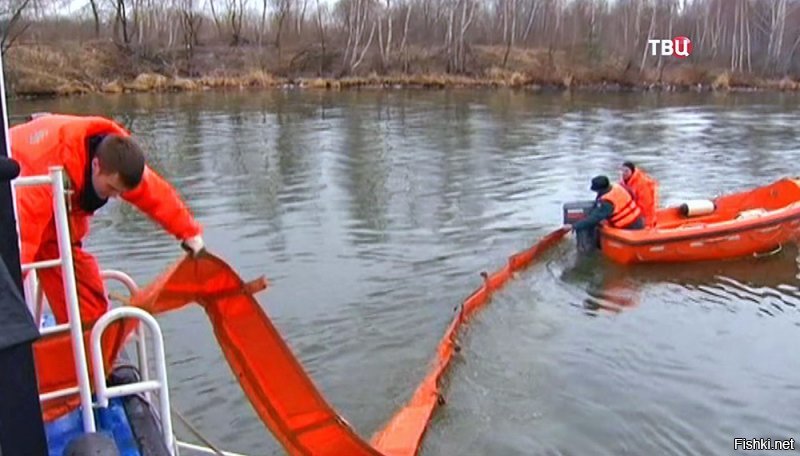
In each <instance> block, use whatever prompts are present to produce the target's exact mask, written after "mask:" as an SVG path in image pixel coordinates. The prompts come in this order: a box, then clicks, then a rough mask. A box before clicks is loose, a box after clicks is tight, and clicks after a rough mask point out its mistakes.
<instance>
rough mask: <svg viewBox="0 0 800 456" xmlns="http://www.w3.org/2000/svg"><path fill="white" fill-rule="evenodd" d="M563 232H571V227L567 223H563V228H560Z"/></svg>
mask: <svg viewBox="0 0 800 456" xmlns="http://www.w3.org/2000/svg"><path fill="white" fill-rule="evenodd" d="M561 229H562V230H564V231H572V229H573V227H572V225H570V224H569V223H565V224H564V226H562V227H561Z"/></svg>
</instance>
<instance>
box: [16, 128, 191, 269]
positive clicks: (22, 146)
mask: <svg viewBox="0 0 800 456" xmlns="http://www.w3.org/2000/svg"><path fill="white" fill-rule="evenodd" d="M9 133H10V139H11V156H12V157H13V158H14V159H15V160H17V161H18V162H19V164H20V168H21V172H20V176H31V175H41V174H47V173H48V171H49V168H50V167H51V166H62V167H63V168H64V174H65V178H67V179H68V186H69V189H68V190H69V191H71V197H70V199H69V206H70V209H69V214H68V216H69V219H70V220H69V221H70V231H71V232H70V235H71V237H72V240H73V242H78V241H80V240H81V239H82V238H83V237H84V236H86V234H88V232H89V216H90V215H91V214H89V213H87V212H86V211H84V210H82V209H81V208H80V204H79V198H80V195H81V194H82V193H83V190H84V188H85V186H86V185H91V182H88V183H87V182H85V180H86V177H85V176H86V174H85V171H86V167H87V166H88V159H89V154H88V151H87V140H88V138H90V137H91V136H95V135H100V134H116V135H120V136H125V137H127V136H130V133H128V132H127V131H126V130H125V129H124V128H122V127H121V126H119V125H118V124H116V123H115V122H113V121H112V120H109V119H106V118H102V117H87V116H72V115H57V114H51V115H45V116H41V117H37V118H36V119H34V120H31V121H30V122H26V123H24V124H21V125H17V126H15V127H13V128H11V129H10V130H9ZM120 197H121V198H122V199H124V200H126V201H128V202H130V203H131V204H133V205H134V206H136V207H137V208H139V210H141V211H142V212H144V213H145V214H147V215H148V216H150V218H152V219H153V220H154V221H156V222H158V223H159V224H160V225H161V226H162V227H163V228H164V229H165V230H166V231H168V232H169V233H171V234H172V235H174V236H175V237H177V238H178V239H181V240H182V239H186V238H189V237H192V236H195V235H197V234H200V232H201V227H200V225H199V223H197V221H195V219H194V218H193V217H192V215H191V213H190V212H189V209H188V208H187V207H186V205H185V204H184V203H183V201H182V199H181V197H180V196H179V195H178V192H177V191H176V190H175V189H174V188H173V187H172V186H171V185H170V184H169V183H167V182H166V181H165V180H164V179H163V178H161V177H160V176H159V175H158V174H156V172H155V171H153V170H152V169H150V168H149V167H147V166H145V170H144V174H143V176H142V181H141V182H140V183H139V185H138V186H137V187H136V188H134V189H133V190H130V191H127V192H125V193H123V194H122V195H120ZM16 200H17V210H18V219H19V226H20V239H21V244H22V252H21V257H22V262H23V263H30V262H32V261H34V259H35V257H36V252H37V250H38V249H39V246H40V245H41V244H43V243H44V242H48V241H55V239H56V233H55V225H54V222H53V200H52V190H51V188H50V187H49V186H35V187H20V188H17V190H16Z"/></svg>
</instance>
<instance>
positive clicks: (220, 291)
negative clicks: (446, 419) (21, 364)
mask: <svg viewBox="0 0 800 456" xmlns="http://www.w3.org/2000/svg"><path fill="white" fill-rule="evenodd" d="M564 234H566V231H564V230H558V231H555V232H553V233H551V234H549V235H547V236H546V237H545V238H544V239H542V240H541V241H540V242H539V243H537V244H536V245H535V246H534V247H532V248H531V249H528V250H526V251H524V252H521V253H519V254H517V255H514V256H512V257H511V258H510V259H509V261H508V264H507V265H506V266H505V267H503V268H502V269H501V270H500V271H498V272H496V273H494V274H492V275H491V276H488V275H487V276H485V281H484V284H483V285H482V286H481V287H480V288H479V289H478V290H477V291H476V292H475V293H473V294H472V295H471V296H470V297H469V298H467V300H466V301H465V302H464V303H463V305H462V306H461V308H460V310H459V313H458V314H457V315H456V317H455V319H454V320H453V322H452V323H451V324H450V326H449V327H448V329H447V332H446V333H445V336H444V338H443V339H442V341H441V343H440V344H439V348H438V350H437V354H436V357H435V359H434V365H433V368H432V369H431V371H430V373H429V374H428V376H427V377H426V378H425V379H424V381H423V382H422V384H421V385H420V386H419V387H418V388H417V390H416V392H415V393H414V395H413V397H412V399H411V402H410V403H409V404H408V405H407V406H406V407H405V408H403V409H402V410H400V411H399V413H398V414H397V415H396V416H395V417H394V418H393V419H392V420H391V421H390V422H389V424H388V426H387V427H386V428H385V429H384V430H382V431H380V432H379V433H377V434H376V436H375V438H374V439H373V442H372V445H370V444H369V443H367V442H365V441H364V440H362V439H361V438H360V437H359V436H358V435H357V434H356V433H355V432H354V431H353V429H352V428H351V427H350V426H349V425H348V424H347V423H346V422H345V421H344V419H342V418H341V417H340V416H339V415H338V414H337V413H336V412H335V411H334V410H333V408H331V406H330V405H329V404H328V403H327V402H326V401H325V399H324V398H323V397H322V395H321V394H320V392H319V390H318V389H317V388H316V387H315V386H314V384H313V382H312V381H311V379H310V377H309V376H308V374H307V373H306V372H305V371H304V369H303V367H302V366H301V364H300V362H299V361H298V360H297V358H295V357H294V355H293V354H292V352H291V350H290V349H289V347H288V346H287V344H286V342H285V341H284V340H283V338H282V337H281V336H280V334H279V333H278V330H277V329H276V328H275V326H274V325H273V324H272V322H271V321H270V319H269V317H268V316H267V315H266V313H265V312H264V310H263V309H262V308H261V306H260V305H259V304H258V302H257V301H256V300H255V298H254V297H253V293H255V292H257V291H259V290H263V289H264V288H266V286H267V284H266V281H265V280H264V279H263V278H262V279H258V280H255V281H253V282H249V283H245V282H244V281H242V279H241V278H240V277H239V276H238V275H237V274H236V272H235V271H233V269H231V267H230V266H229V265H228V264H227V263H225V262H224V261H223V260H221V259H219V258H217V257H215V256H213V255H211V254H204V255H201V256H200V257H198V258H190V257H188V256H187V257H185V258H183V259H181V260H180V261H178V262H177V263H175V264H174V265H173V266H172V267H171V268H170V269H169V270H167V271H166V272H165V273H163V274H162V275H160V276H159V277H158V278H157V279H156V280H155V281H154V282H153V283H152V284H150V285H149V286H148V287H147V288H144V289H142V290H141V291H140V292H138V293H137V294H136V295H135V296H134V297H133V298H132V300H131V303H130V304H131V305H133V306H136V307H140V308H142V309H145V310H147V311H148V312H150V313H152V314H158V313H162V312H167V311H170V310H174V309H178V308H180V307H183V306H185V305H186V304H189V303H192V302H195V303H198V304H200V305H201V306H202V307H203V309H205V311H206V313H207V314H208V316H209V319H210V320H211V324H212V326H213V328H214V334H215V335H216V337H217V340H218V341H219V343H220V346H221V347H222V351H223V353H224V354H225V358H226V359H227V360H228V363H229V365H230V367H231V369H232V370H233V373H234V375H235V376H236V378H237V379H238V380H239V383H240V384H241V386H242V389H243V390H244V392H245V394H246V395H247V397H248V399H249V400H250V403H251V404H252V405H253V407H254V408H255V410H256V412H257V413H258V415H259V417H260V418H261V420H262V421H263V422H264V423H265V424H266V426H267V427H268V428H269V429H270V430H271V431H272V433H273V435H274V436H275V437H276V439H277V440H278V441H279V442H280V443H281V445H282V446H283V447H284V448H285V449H286V451H287V452H288V453H289V454H291V455H323V456H324V455H348V456H360V455H381V454H383V455H389V456H395V455H413V454H416V452H417V450H418V448H419V445H420V443H421V441H422V437H423V434H424V432H425V429H426V428H427V425H428V422H429V420H430V418H431V416H432V414H433V411H434V409H435V406H436V404H437V401H438V399H439V392H438V381H439V378H440V377H441V376H442V374H443V373H444V371H445V369H446V368H447V366H448V364H449V362H450V358H451V357H452V354H453V351H454V349H455V336H456V332H457V331H458V329H459V327H460V326H461V324H462V323H464V322H466V321H467V320H468V319H469V317H470V316H471V315H472V314H473V313H474V312H475V311H477V310H478V309H480V308H481V307H482V306H483V305H484V304H486V302H487V301H488V298H489V297H490V296H491V294H492V292H494V291H495V290H497V289H498V288H499V287H501V286H502V285H503V284H504V283H505V282H506V281H507V280H508V279H509V278H510V277H511V274H512V273H513V272H515V271H518V270H520V269H522V268H524V267H526V266H527V265H528V264H530V263H531V262H532V261H533V259H534V258H535V257H536V256H537V255H538V254H541V253H542V252H543V251H544V250H546V249H547V248H548V247H550V246H551V245H553V244H555V243H556V242H557V241H558V240H559V239H561V238H562V237H563V236H564ZM119 323H120V324H119V325H118V327H117V328H115V330H114V331H109V332H108V333H107V334H108V337H105V338H104V339H103V347H104V352H105V354H106V356H105V358H104V363H106V369H108V367H109V365H110V364H111V360H113V359H115V358H116V355H117V354H118V352H119V350H120V348H121V347H122V344H123V341H124V340H125V339H126V338H127V336H128V335H129V334H131V332H133V330H134V329H135V327H136V324H135V323H134V322H129V321H127V320H126V321H124V322H123V321H119ZM87 333H88V330H87ZM87 346H88V345H87ZM35 350H36V363H37V374H38V377H39V388H40V392H42V393H44V392H48V391H53V390H55V389H57V388H61V387H65V386H67V385H70V384H75V383H76V382H75V373H74V371H73V370H72V369H71V368H72V366H73V364H72V362H71V359H72V356H71V355H72V352H71V344H70V341H69V338H68V336H67V335H59V336H53V337H46V338H44V339H42V340H40V341H38V342H37V343H36V345H35ZM90 359H91V358H90ZM77 405H78V400H77V398H68V399H65V400H61V401H56V402H51V403H46V404H45V407H44V413H45V418H46V419H47V420H48V421H49V420H52V419H54V418H57V417H59V416H61V415H63V414H64V413H66V412H67V411H69V410H71V409H73V408H74V407H75V406H77Z"/></svg>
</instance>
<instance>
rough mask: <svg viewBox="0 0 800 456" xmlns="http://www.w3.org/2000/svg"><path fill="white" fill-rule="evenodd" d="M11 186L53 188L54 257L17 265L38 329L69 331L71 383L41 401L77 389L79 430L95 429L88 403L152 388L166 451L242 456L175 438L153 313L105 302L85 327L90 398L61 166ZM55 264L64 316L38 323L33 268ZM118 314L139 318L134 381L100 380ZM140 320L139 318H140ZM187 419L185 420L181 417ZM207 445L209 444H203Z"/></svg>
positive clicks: (107, 275)
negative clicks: (107, 337)
mask: <svg viewBox="0 0 800 456" xmlns="http://www.w3.org/2000/svg"><path fill="white" fill-rule="evenodd" d="M12 185H13V188H14V189H16V188H20V187H30V186H37V185H50V186H51V188H52V193H53V211H54V216H55V225H56V239H57V241H58V250H59V258H56V259H50V260H44V261H37V262H33V263H26V264H22V265H20V266H21V269H22V271H26V272H29V276H30V277H29V281H27V282H26V285H27V286H28V289H27V290H26V294H27V295H28V296H27V298H28V299H29V300H30V301H32V302H31V303H29V305H30V306H31V311H32V313H33V317H34V320H35V322H36V325H37V327H38V328H39V330H40V333H41V334H42V335H47V334H54V333H60V332H67V331H69V333H70V339H71V342H72V350H73V355H74V364H75V373H76V378H77V380H78V385H77V386H72V387H68V388H63V389H60V390H56V391H51V392H49V393H45V394H40V395H39V399H40V401H41V402H46V401H50V400H54V399H58V398H61V397H68V396H74V395H75V394H78V395H79V396H80V401H81V419H82V423H83V429H84V432H87V433H89V432H96V431H97V426H96V424H95V420H94V413H93V410H94V407H107V406H108V403H109V400H110V399H111V398H114V397H121V396H128V395H132V394H143V395H144V396H145V398H146V400H147V401H148V402H150V399H151V396H150V393H152V392H153V391H157V392H158V396H159V408H160V421H161V430H162V435H163V439H164V443H165V445H166V447H167V448H168V450H169V451H170V454H172V455H177V454H178V452H179V449H186V450H192V451H195V452H199V453H202V454H223V455H227V456H244V455H241V454H239V453H231V452H224V451H220V450H217V449H212V448H208V447H203V446H200V445H195V444H191V443H187V442H182V441H180V440H177V439H175V436H174V433H173V427H172V414H171V407H170V400H169V386H168V380H167V368H166V359H165V351H164V340H163V335H162V333H161V328H160V327H159V325H158V322H157V321H156V319H155V317H153V316H152V315H151V314H150V313H148V312H146V311H144V310H142V309H139V308H136V307H131V306H122V307H117V308H110V309H109V311H108V312H106V313H105V314H104V315H103V316H101V317H100V319H98V320H97V322H96V323H95V324H94V327H93V328H92V332H91V339H90V344H91V345H90V347H91V356H92V367H93V369H92V370H93V372H92V375H93V377H94V381H95V395H96V402H94V403H93V402H92V397H91V394H92V392H91V384H90V382H89V366H88V363H87V359H86V350H85V345H84V338H83V330H82V326H81V315H80V306H79V303H78V292H77V284H76V281H75V268H74V264H73V258H72V241H71V238H70V231H69V220H68V218H67V217H68V214H67V205H66V197H67V195H66V192H65V189H64V171H63V168H61V167H51V168H50V169H49V173H48V174H47V175H44V176H29V177H20V178H17V179H15V180H13V181H12ZM52 267H60V268H61V271H62V281H63V286H64V296H65V299H66V307H67V318H68V322H67V323H63V324H58V325H54V326H47V327H42V321H43V317H44V291H43V289H42V287H41V284H40V283H39V281H38V280H37V277H36V271H37V270H39V269H45V268H52ZM101 276H102V278H103V279H105V280H116V281H118V282H120V283H122V284H123V285H124V286H125V287H126V288H127V289H128V291H129V293H130V295H131V296H133V295H134V294H135V293H136V292H137V291H138V286H137V284H136V282H135V281H134V280H133V279H132V278H131V277H130V276H128V275H127V274H125V273H123V272H121V271H116V270H105V271H102V272H101ZM122 318H135V319H138V320H139V321H140V324H139V325H138V327H137V333H136V349H137V361H138V364H139V366H138V368H139V373H140V376H141V379H140V381H137V382H134V383H127V384H123V385H117V386H113V387H109V386H108V385H107V384H106V376H105V369H104V363H103V348H102V344H101V342H102V335H103V332H104V331H105V330H106V328H107V327H108V326H109V325H110V324H111V323H113V322H114V321H116V320H118V319H122ZM141 323H143V324H141ZM148 329H149V331H150V333H151V337H152V339H153V341H154V349H155V353H154V355H155V356H154V361H155V371H156V379H155V380H151V378H150V365H149V361H148V356H147V337H146V336H147V330H148ZM187 424H188V423H187ZM209 445H210V444H209Z"/></svg>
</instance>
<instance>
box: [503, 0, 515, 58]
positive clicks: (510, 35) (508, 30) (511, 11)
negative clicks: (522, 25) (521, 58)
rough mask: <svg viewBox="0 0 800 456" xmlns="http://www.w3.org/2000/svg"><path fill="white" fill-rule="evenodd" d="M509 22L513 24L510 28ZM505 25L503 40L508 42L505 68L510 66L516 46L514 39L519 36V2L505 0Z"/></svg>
mask: <svg viewBox="0 0 800 456" xmlns="http://www.w3.org/2000/svg"><path fill="white" fill-rule="evenodd" d="M509 17H510V18H511V19H510V20H509ZM509 22H511V26H510V27H509V26H508V23H509ZM503 23H504V26H503V34H504V36H503V38H504V39H505V42H506V52H505V54H504V55H503V68H505V67H506V65H507V64H508V55H509V54H510V53H511V48H512V47H513V46H514V38H515V37H516V35H517V0H503Z"/></svg>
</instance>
